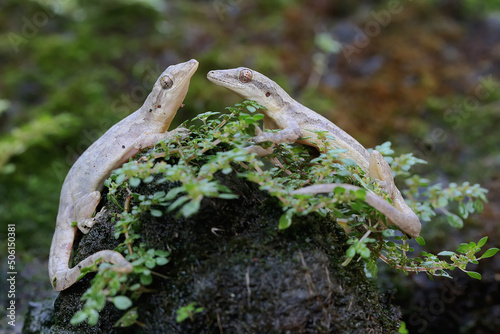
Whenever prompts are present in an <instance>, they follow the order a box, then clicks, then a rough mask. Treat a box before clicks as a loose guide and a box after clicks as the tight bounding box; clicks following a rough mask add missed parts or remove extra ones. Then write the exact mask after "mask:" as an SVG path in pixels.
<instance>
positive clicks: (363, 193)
mask: <svg viewBox="0 0 500 334" xmlns="http://www.w3.org/2000/svg"><path fill="white" fill-rule="evenodd" d="M354 194H355V195H356V197H357V198H358V199H360V200H362V201H364V200H365V197H366V190H364V189H358V190H356V192H355V193H354Z"/></svg>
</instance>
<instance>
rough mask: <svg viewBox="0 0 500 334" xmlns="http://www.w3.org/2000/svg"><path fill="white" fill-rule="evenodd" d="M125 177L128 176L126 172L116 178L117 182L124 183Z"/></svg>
mask: <svg viewBox="0 0 500 334" xmlns="http://www.w3.org/2000/svg"><path fill="white" fill-rule="evenodd" d="M125 177H126V176H125V174H120V175H118V177H117V178H116V180H115V182H116V184H122V183H123V181H125Z"/></svg>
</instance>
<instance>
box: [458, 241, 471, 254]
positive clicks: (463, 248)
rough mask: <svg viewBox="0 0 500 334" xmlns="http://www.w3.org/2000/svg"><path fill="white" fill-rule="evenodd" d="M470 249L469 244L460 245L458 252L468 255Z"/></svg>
mask: <svg viewBox="0 0 500 334" xmlns="http://www.w3.org/2000/svg"><path fill="white" fill-rule="evenodd" d="M469 249H470V245H469V244H463V243H462V244H460V246H458V248H457V252H459V253H463V254H465V253H467V251H468V250H469Z"/></svg>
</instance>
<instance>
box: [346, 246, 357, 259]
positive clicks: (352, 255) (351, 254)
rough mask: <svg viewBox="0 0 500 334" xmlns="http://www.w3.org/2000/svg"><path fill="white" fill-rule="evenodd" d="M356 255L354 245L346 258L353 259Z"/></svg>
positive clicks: (349, 249) (348, 250)
mask: <svg viewBox="0 0 500 334" xmlns="http://www.w3.org/2000/svg"><path fill="white" fill-rule="evenodd" d="M354 255H356V248H355V247H354V245H352V246H351V247H349V248H348V249H347V251H346V252H345V256H346V257H348V258H353V257H354Z"/></svg>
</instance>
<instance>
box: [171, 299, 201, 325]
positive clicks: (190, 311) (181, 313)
mask: <svg viewBox="0 0 500 334" xmlns="http://www.w3.org/2000/svg"><path fill="white" fill-rule="evenodd" d="M195 305H196V303H190V304H188V305H186V306H183V307H181V308H180V309H178V310H177V312H176V313H177V317H176V318H175V320H176V321H177V322H183V321H184V320H186V319H188V318H189V319H191V321H193V317H194V315H195V314H196V313H200V312H203V307H195Z"/></svg>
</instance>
